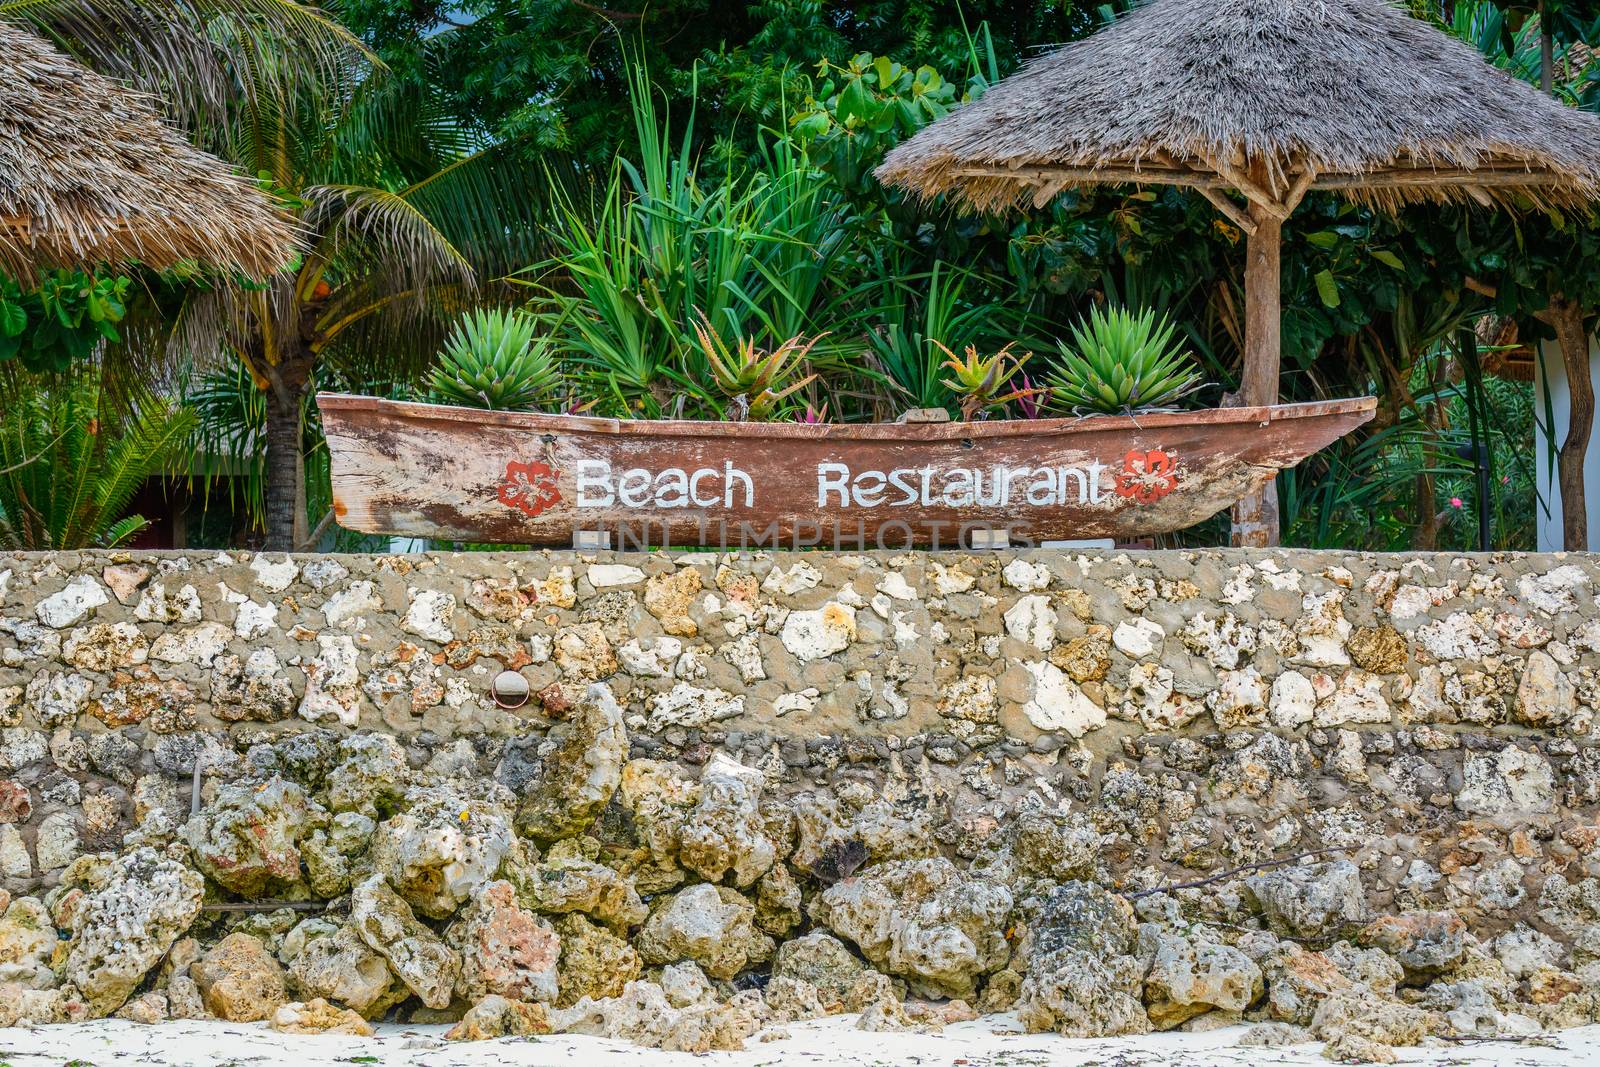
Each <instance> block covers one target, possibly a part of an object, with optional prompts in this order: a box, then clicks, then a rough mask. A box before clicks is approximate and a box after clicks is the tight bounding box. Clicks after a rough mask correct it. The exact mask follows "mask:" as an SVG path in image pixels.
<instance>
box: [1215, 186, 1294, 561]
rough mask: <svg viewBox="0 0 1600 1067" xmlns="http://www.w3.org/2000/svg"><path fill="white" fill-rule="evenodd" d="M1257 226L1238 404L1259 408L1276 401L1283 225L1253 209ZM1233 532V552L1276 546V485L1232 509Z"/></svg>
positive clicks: (1249, 255) (1247, 278) (1249, 263)
mask: <svg viewBox="0 0 1600 1067" xmlns="http://www.w3.org/2000/svg"><path fill="white" fill-rule="evenodd" d="M1250 217H1251V219H1252V220H1253V221H1254V222H1255V224H1256V232H1255V233H1254V234H1252V235H1251V236H1250V237H1249V239H1248V243H1247V244H1246V246H1245V269H1244V372H1243V374H1241V375H1240V379H1239V393H1238V400H1239V403H1241V404H1243V405H1245V406H1246V407H1263V406H1266V405H1269V404H1276V403H1277V402H1278V362H1279V359H1280V352H1281V348H1282V343H1281V342H1282V327H1283V321H1282V317H1283V312H1282V303H1281V301H1282V296H1281V291H1280V286H1281V285H1282V277H1281V267H1280V262H1281V252H1282V242H1283V223H1282V221H1280V220H1279V219H1278V218H1277V217H1276V216H1273V215H1270V214H1268V213H1267V212H1265V211H1263V210H1261V209H1260V208H1259V207H1256V206H1255V205H1252V206H1251V208H1250ZM1232 514H1233V532H1232V535H1231V536H1230V538H1229V541H1228V543H1229V544H1230V545H1232V546H1233V547H1235V548H1267V547H1269V546H1272V545H1276V544H1277V543H1278V539H1279V532H1278V486H1277V483H1276V482H1275V481H1270V480H1269V481H1268V482H1267V483H1266V484H1265V485H1264V486H1262V487H1261V489H1260V491H1259V492H1256V493H1253V494H1251V495H1250V496H1247V497H1245V498H1244V499H1243V500H1241V501H1239V502H1238V503H1237V504H1235V505H1234V506H1233V513H1232Z"/></svg>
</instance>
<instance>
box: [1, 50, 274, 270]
mask: <svg viewBox="0 0 1600 1067" xmlns="http://www.w3.org/2000/svg"><path fill="white" fill-rule="evenodd" d="M294 245H295V235H294V230H293V228H292V227H291V225H290V223H289V220H288V219H287V218H286V217H285V216H284V215H283V214H282V213H281V212H280V211H278V209H277V208H276V207H275V206H274V205H273V203H272V201H271V199H270V198H269V197H267V196H266V195H265V194H263V193H262V192H261V191H260V190H259V189H258V188H256V186H255V184H254V183H253V182H251V181H249V180H248V179H246V178H243V177H241V176H239V175H236V174H235V173H233V170H232V168H231V167H230V166H229V165H228V164H226V163H224V162H223V161H222V160H220V159H217V158H216V157H214V156H210V155H207V154H206V153H204V152H201V151H200V150H198V149H196V148H194V147H193V146H192V145H190V144H189V143H188V142H187V141H185V140H184V139H183V137H181V136H180V135H179V134H178V133H177V132H175V131H174V130H172V129H171V128H169V127H168V126H167V125H165V124H164V123H163V122H162V121H161V119H160V117H159V115H158V114H157V112H156V110H155V108H154V107H153V106H152V104H151V102H150V100H149V99H148V98H146V97H144V96H142V95H140V94H139V93H136V92H134V91H133V90H131V89H128V88H127V87H125V86H122V85H119V84H118V83H116V82H113V81H111V80H109V79H107V78H103V77H101V76H100V75H98V74H95V73H94V72H93V71H90V70H88V69H86V68H85V67H83V66H82V65H80V64H78V63H76V62H74V61H73V60H71V59H68V58H67V57H66V56H64V55H62V54H61V53H60V52H58V51H57V50H56V49H55V48H53V47H51V46H50V45H49V44H47V43H46V42H45V41H43V40H42V39H40V38H39V37H37V36H35V35H34V34H33V33H31V32H29V31H27V30H24V29H22V28H21V27H19V26H17V25H15V24H13V23H8V22H4V21H0V272H4V273H7V274H10V275H12V276H15V277H27V276H31V275H32V274H34V272H35V271H37V270H38V269H40V268H46V267H75V266H76V267H91V266H94V265H96V264H99V263H112V264H121V263H127V262H130V261H137V262H139V263H143V264H145V265H147V266H150V267H154V268H157V269H162V268H166V267H171V266H174V265H176V264H178V263H181V262H184V261H195V262H198V263H201V264H203V265H206V266H209V267H215V268H218V269H224V270H239V271H242V272H244V273H245V274H247V275H250V276H252V277H256V278H262V277H265V276H267V275H269V274H271V273H272V272H273V271H276V270H278V269H279V268H281V267H282V266H283V265H284V264H285V263H286V262H287V261H288V260H289V258H290V256H291V255H292V253H293V249H294Z"/></svg>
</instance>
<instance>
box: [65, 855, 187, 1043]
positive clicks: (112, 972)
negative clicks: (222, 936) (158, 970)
mask: <svg viewBox="0 0 1600 1067" xmlns="http://www.w3.org/2000/svg"><path fill="white" fill-rule="evenodd" d="M204 889H205V883H204V880H203V879H202V878H201V877H200V875H198V874H196V873H195V872H194V871H191V870H189V869H188V868H187V867H184V866H183V865H182V864H180V863H178V862H176V861H174V860H170V859H166V858H164V857H162V856H161V855H159V854H158V853H157V852H156V851H155V850H154V849H151V848H140V849H136V850H134V851H133V852H130V853H127V854H126V855H123V856H120V857H118V858H117V859H116V860H115V861H113V862H112V863H111V865H110V868H109V870H108V871H106V873H105V877H104V880H103V881H102V882H101V883H100V885H99V886H98V888H96V889H95V890H94V891H93V892H90V893H87V894H86V895H85V897H84V899H83V900H82V901H81V903H80V904H79V905H78V910H77V915H76V921H75V922H74V933H73V936H72V941H71V942H70V944H69V945H68V946H67V956H66V962H65V964H64V967H63V971H62V974H63V977H64V978H65V979H66V981H68V982H70V983H71V984H72V985H73V986H75V987H76V988H77V989H78V991H79V992H80V993H81V994H82V996H83V999H84V1003H85V1004H86V1005H87V1007H88V1010H89V1012H90V1013H91V1014H92V1015H94V1016H96V1017H100V1016H105V1015H109V1014H111V1013H112V1012H113V1011H116V1010H117V1009H118V1008H119V1007H121V1006H122V1003H123V1001H125V1000H127V999H128V994H130V993H132V992H133V990H134V988H135V987H137V986H138V984H139V982H140V980H141V979H143V978H144V976H145V974H146V972H148V971H149V970H150V969H151V968H152V967H154V966H155V965H156V964H157V963H160V962H161V957H162V956H164V955H165V954H166V952H167V950H168V949H169V948H171V947H172V943H173V942H174V941H176V940H177V939H178V937H179V936H180V935H181V934H182V933H183V932H184V931H186V930H187V929H189V926H190V924H191V923H193V922H194V920H195V918H196V917H197V916H198V915H199V914H200V900H201V896H202V894H203V893H204Z"/></svg>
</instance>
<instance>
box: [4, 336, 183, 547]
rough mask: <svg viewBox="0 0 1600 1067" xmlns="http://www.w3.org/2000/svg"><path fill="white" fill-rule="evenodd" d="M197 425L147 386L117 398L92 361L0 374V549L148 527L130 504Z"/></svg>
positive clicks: (111, 539) (114, 535) (61, 543)
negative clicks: (55, 372) (52, 371)
mask: <svg viewBox="0 0 1600 1067" xmlns="http://www.w3.org/2000/svg"><path fill="white" fill-rule="evenodd" d="M193 424H194V415H193V413H192V412H190V411H188V410H187V409H185V408H180V407H175V406H173V405H172V404H170V403H168V402H166V401H165V400H162V399H161V398H159V397H156V396H154V395H152V394H149V393H142V394H139V395H137V396H136V397H134V398H132V399H131V400H129V401H128V402H127V404H126V406H122V405H113V404H112V403H111V402H110V401H109V399H108V395H107V392H106V390H105V389H104V388H103V387H102V384H101V381H100V368H99V366H98V365H96V364H86V365H83V366H80V367H79V368H77V369H75V370H74V371H72V372H71V373H69V374H66V375H62V376H59V377H56V376H52V377H48V378H45V377H37V378H36V377H34V376H31V375H22V374H11V375H8V376H7V377H6V378H4V379H3V380H0V548H6V549H24V550H31V551H53V552H61V551H70V550H73V549H80V548H91V547H98V548H105V547H110V546H113V545H117V544H120V543H122V542H124V541H126V540H127V539H128V538H130V537H132V536H133V535H134V534H136V533H138V532H139V531H140V530H141V529H143V528H144V527H145V526H146V525H147V523H146V521H145V519H143V518H142V517H140V516H138V515H128V514H126V512H127V508H128V504H129V503H130V502H131V501H132V500H133V496H134V494H135V493H137V492H138V491H139V487H140V486H142V485H143V484H144V483H145V481H146V480H147V479H148V478H150V476H151V475H154V474H157V473H160V472H161V471H162V469H163V468H164V466H165V465H166V464H167V462H168V461H169V460H171V459H173V458H174V457H175V456H177V455H179V454H181V452H182V450H183V446H184V445H185V444H186V443H187V441H188V438H189V434H190V431H191V429H192V428H193Z"/></svg>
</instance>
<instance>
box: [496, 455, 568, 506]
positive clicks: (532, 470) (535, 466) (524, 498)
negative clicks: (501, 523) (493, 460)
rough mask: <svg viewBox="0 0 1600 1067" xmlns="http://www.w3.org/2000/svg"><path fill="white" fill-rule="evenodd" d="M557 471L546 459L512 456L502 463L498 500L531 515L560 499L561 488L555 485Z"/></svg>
mask: <svg viewBox="0 0 1600 1067" xmlns="http://www.w3.org/2000/svg"><path fill="white" fill-rule="evenodd" d="M558 474H559V472H557V471H556V470H555V469H554V468H553V467H551V466H550V465H549V464H548V463H518V462H516V461H515V460H513V461H512V462H510V463H507V464H506V476H505V478H504V479H502V480H501V482H500V503H502V504H504V505H505V506H506V507H508V508H516V509H517V510H518V511H520V512H522V513H523V514H524V515H527V516H528V517H529V518H534V517H535V516H537V515H539V514H540V513H541V512H543V511H545V510H546V509H548V508H550V507H552V506H554V505H555V504H557V503H559V502H560V500H561V491H560V490H559V489H557V488H556V478H557V477H558Z"/></svg>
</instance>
